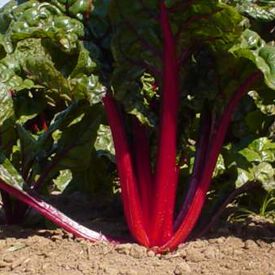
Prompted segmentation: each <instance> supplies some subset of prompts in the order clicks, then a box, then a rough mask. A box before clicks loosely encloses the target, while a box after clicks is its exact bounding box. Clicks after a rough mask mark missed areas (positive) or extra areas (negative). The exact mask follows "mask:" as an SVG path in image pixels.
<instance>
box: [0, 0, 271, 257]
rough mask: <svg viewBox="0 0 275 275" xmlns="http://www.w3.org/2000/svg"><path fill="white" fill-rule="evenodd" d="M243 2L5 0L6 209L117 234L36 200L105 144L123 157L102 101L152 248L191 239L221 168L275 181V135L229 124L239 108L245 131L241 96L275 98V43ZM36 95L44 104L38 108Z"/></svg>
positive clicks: (1, 52)
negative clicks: (246, 135)
mask: <svg viewBox="0 0 275 275" xmlns="http://www.w3.org/2000/svg"><path fill="white" fill-rule="evenodd" d="M247 5H249V1H248V3H247ZM107 9H108V14H107V13H106V11H107ZM242 13H243V9H242V6H240V5H239V4H238V3H237V1H218V0H215V1H204V0H189V1H176V0H170V1H162V0H147V1H143V0H136V1H126V0H113V1H110V2H109V1H92V2H90V1H70V2H66V1H58V0H56V1H51V2H47V1H26V2H24V3H22V4H20V5H17V3H16V2H15V1H11V2H10V3H9V4H8V5H7V6H5V8H3V9H2V10H1V11H0V34H1V36H0V46H1V47H0V57H1V62H0V66H1V67H0V69H1V74H0V76H1V83H2V84H1V85H2V87H1V95H2V99H3V100H1V103H0V104H1V108H6V109H7V111H6V112H4V113H3V114H2V115H1V117H0V118H1V121H0V126H1V127H0V133H1V166H0V172H1V181H0V188H1V189H2V190H3V196H2V198H3V202H4V208H6V209H7V210H6V213H7V216H8V215H9V213H8V212H9V211H10V209H12V211H13V213H14V214H16V213H17V210H16V211H15V208H14V207H13V208H10V207H9V200H11V199H10V198H9V196H13V197H14V198H15V201H16V202H17V203H18V202H19V201H23V202H24V203H25V204H27V205H30V206H31V207H34V208H35V209H36V210H38V211H39V212H40V213H41V214H43V215H44V216H45V217H47V218H49V219H51V220H52V221H54V222H55V223H57V224H58V225H60V226H62V227H64V228H65V229H66V230H68V231H71V232H73V233H74V234H76V235H78V236H82V237H85V238H88V239H91V240H96V239H100V240H107V239H108V238H107V237H104V236H102V235H100V234H98V233H96V232H94V231H88V230H87V229H84V228H82V227H80V226H79V225H77V224H75V223H72V222H71V221H70V220H69V219H68V218H67V217H65V216H64V215H63V214H62V213H60V212H59V211H57V210H56V209H54V208H52V207H51V206H50V205H48V204H47V203H45V202H44V201H42V200H41V199H40V198H39V197H38V193H39V192H38V191H39V189H40V188H42V186H47V185H48V184H49V182H51V181H52V180H53V179H55V178H56V177H57V176H58V174H60V173H61V172H60V171H63V170H66V171H70V173H72V175H73V176H75V178H76V179H80V178H81V177H79V178H77V177H76V175H80V174H81V172H82V170H81V166H82V165H84V163H87V165H88V166H87V167H89V163H90V159H91V155H93V154H94V151H95V150H97V151H100V152H101V153H102V154H103V155H105V156H107V157H108V158H109V159H111V160H112V158H113V156H112V146H111V145H110V142H109V140H108V138H107V139H106V137H108V135H109V128H108V127H107V126H106V125H105V126H104V125H101V126H99V125H100V124H101V123H103V122H104V120H101V116H102V114H103V108H104V110H105V113H106V115H107V118H108V123H109V127H110V129H111V132H112V137H113V143H114V148H115V161H116V165H117V170H118V175H119V179H120V188H121V198H122V203H123V207H124V213H125V218H126V222H127V224H128V227H129V230H130V232H131V234H132V236H133V237H134V239H135V240H136V241H137V242H139V243H140V244H142V245H144V246H146V247H157V248H156V250H157V251H159V252H163V251H167V250H172V249H175V248H176V247H177V246H178V245H179V244H180V243H182V242H184V241H186V240H187V238H188V237H189V236H190V234H191V232H192V230H193V229H194V227H195V225H196V223H197V221H198V219H199V217H200V215H201V212H202V209H203V207H204V205H205V201H206V196H207V192H208V190H209V188H210V184H211V180H212V178H213V177H218V176H221V175H222V176H224V175H225V172H224V171H227V170H230V169H231V170H234V171H235V172H236V173H237V180H238V181H239V184H240V185H242V184H245V183H246V182H250V181H255V180H257V181H260V182H263V183H265V184H267V185H268V188H273V187H272V182H274V143H273V142H272V141H273V139H274V136H272V135H270V136H269V137H263V136H261V134H260V133H259V132H257V129H255V127H254V128H253V127H251V128H253V130H251V131H252V132H253V131H254V133H256V135H253V136H251V138H250V140H249V141H246V143H243V139H242V137H243V136H242V135H238V134H233V135H229V134H227V133H228V128H229V126H230V122H231V120H232V119H233V127H235V128H238V125H240V124H241V122H242V120H243V118H244V115H239V120H238V115H235V116H234V117H233V115H234V112H235V111H236V110H237V107H238V105H239V103H241V106H248V105H251V101H253V102H254V103H253V104H254V105H255V106H254V107H255V108H257V109H261V108H262V107H263V105H264V104H261V103H259V102H260V101H261V97H260V96H261V94H265V95H268V96H267V97H269V98H271V100H274V96H273V94H272V91H271V90H274V89H275V47H274V45H273V42H272V41H270V40H269V36H267V37H263V35H262V33H261V32H260V31H258V30H257V29H255V28H254V25H253V24H252V23H253V22H252V19H251V16H252V17H253V12H251V13H250V12H249V13H248V14H247V13H244V15H242ZM271 13H272V10H271ZM246 16H247V17H246ZM249 18H250V19H249ZM251 22H252V23H251ZM257 31H258V32H257ZM110 41H111V44H110ZM110 47H111V50H110ZM256 91H257V92H256ZM248 92H249V97H248V96H246V95H247V94H248ZM18 97H22V98H23V99H22V100H18V101H17V99H18ZM36 97H38V98H41V105H40V104H38V102H40V101H34V100H33V99H34V98H36ZM2 102H3V103H2ZM17 102H18V104H17ZM101 102H102V103H103V108H102V105H101ZM247 102H248V103H247ZM27 103H28V104H30V105H33V108H38V109H35V110H33V111H31V112H29V113H28V110H29V107H27V105H26V106H25V105H24V104H27ZM53 105H54V111H50V110H49V109H51V107H52V106H53ZM261 112H262V113H263V114H264V115H267V116H268V114H266V113H264V111H263V110H261ZM237 114H241V110H239V112H238V113H237ZM256 114H257V113H256ZM258 114H259V113H258ZM256 116H257V115H255V116H254V117H256ZM239 122H240V123H239ZM247 122H248V124H249V122H251V117H250V120H249V119H248V120H247ZM252 124H253V123H250V124H249V125H252ZM271 124H272V123H271V122H270V125H271ZM270 125H269V126H270ZM231 130H232V129H231ZM233 130H234V129H233ZM86 132H87V134H85V133H86ZM80 133H81V135H80ZM100 133H101V136H99V138H96V136H97V134H100ZM104 138H105V139H104ZM224 144H225V146H223V145H224ZM244 144H245V145H244ZM107 145H108V146H107ZM79 147H80V148H79ZM68 148H69V149H68ZM257 150H258V151H257ZM263 152H264V153H263ZM256 155H257V158H256ZM37 156H40V157H39V158H38V159H37ZM267 156H270V157H267ZM243 158H244V159H245V161H243ZM38 160H39V161H38ZM94 163H95V164H94V165H96V162H94ZM217 163H218V165H217ZM243 163H245V164H247V165H246V166H245V165H244V166H242V164H243ZM41 165H42V166H41ZM263 166H264V169H262V168H263ZM45 167H46V168H45ZM265 169H266V170H265ZM263 170H264V171H266V172H264V171H263ZM77 172H78V173H77ZM187 176H188V177H187ZM102 177H104V176H102ZM187 178H188V179H187ZM270 186H271V187H270ZM5 197H7V198H8V199H7V201H6V202H5ZM13 200H14V199H13ZM178 201H180V203H177V202H178Z"/></svg>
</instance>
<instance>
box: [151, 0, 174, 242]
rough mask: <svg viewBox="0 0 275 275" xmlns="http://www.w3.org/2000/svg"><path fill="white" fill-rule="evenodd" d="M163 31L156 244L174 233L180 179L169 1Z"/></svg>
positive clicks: (163, 9)
mask: <svg viewBox="0 0 275 275" xmlns="http://www.w3.org/2000/svg"><path fill="white" fill-rule="evenodd" d="M160 24H161V29H162V33H163V40H164V49H163V91H162V97H161V98H162V101H161V112H160V136H159V145H158V148H159V149H158V150H159V151H158V159H157V165H156V175H155V185H156V191H155V194H156V195H155V201H154V208H153V217H152V224H151V232H150V233H151V236H150V238H152V245H161V244H163V243H165V242H166V241H167V240H168V239H170V238H171V236H172V235H173V218H174V217H173V216H174V203H175V196H176V195H175V194H176V187H177V180H178V168H177V164H176V147H177V144H176V141H177V114H178V103H179V83H178V82H179V81H178V60H177V56H176V45H175V41H174V37H173V34H172V30H171V26H170V23H169V18H168V13H167V9H166V6H165V3H164V2H163V1H162V2H161V6H160Z"/></svg>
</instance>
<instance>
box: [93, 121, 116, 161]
mask: <svg viewBox="0 0 275 275" xmlns="http://www.w3.org/2000/svg"><path fill="white" fill-rule="evenodd" d="M95 149H96V151H97V154H98V155H99V156H106V157H107V158H109V159H110V160H111V161H112V162H115V148H114V144H113V138H112V133H111V129H110V127H109V126H107V125H104V124H100V125H99V128H98V131H97V138H96V141H95Z"/></svg>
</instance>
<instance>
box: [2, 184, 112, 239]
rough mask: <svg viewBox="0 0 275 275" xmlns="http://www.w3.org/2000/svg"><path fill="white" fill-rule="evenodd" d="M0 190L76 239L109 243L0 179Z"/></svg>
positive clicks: (102, 237) (99, 235) (104, 237)
mask: <svg viewBox="0 0 275 275" xmlns="http://www.w3.org/2000/svg"><path fill="white" fill-rule="evenodd" d="M0 188H1V189H2V190H4V191H5V192H7V193H9V194H10V195H11V196H14V197H16V199H18V200H20V202H23V203H25V204H26V205H29V206H30V207H32V208H33V209H35V210H36V211H38V212H39V213H40V214H41V215H42V216H44V217H45V218H47V219H48V220H50V221H52V222H53V223H55V224H56V225H58V226H60V227H62V228H64V229H65V230H66V231H68V232H69V233H72V234H73V235H75V236H76V237H80V238H85V239H87V240H90V241H93V242H94V241H105V242H106V241H111V242H113V240H112V239H110V238H108V237H106V236H104V235H102V234H101V233H98V232H96V231H93V230H90V229H88V228H86V227H84V226H82V225H80V224H78V223H77V222H75V221H74V220H72V219H70V218H69V217H67V216H66V215H64V214H63V213H62V212H60V211H59V210H58V209H56V208H54V207H53V206H51V205H49V204H48V203H46V202H45V201H42V200H40V199H38V198H35V197H34V196H31V195H29V194H28V193H25V192H22V191H19V190H18V189H17V188H16V187H13V186H11V185H9V184H7V183H5V182H4V181H3V180H2V179H0Z"/></svg>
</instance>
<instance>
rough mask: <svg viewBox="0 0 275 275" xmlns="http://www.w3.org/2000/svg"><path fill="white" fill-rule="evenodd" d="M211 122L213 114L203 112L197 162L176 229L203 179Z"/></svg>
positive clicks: (196, 156)
mask: <svg viewBox="0 0 275 275" xmlns="http://www.w3.org/2000/svg"><path fill="white" fill-rule="evenodd" d="M211 124H212V119H211V114H210V113H209V112H205V113H204V114H202V118H201V126H200V131H199V138H198V143H197V146H196V154H195V163H194V167H193V172H192V176H191V178H190V183H189V189H188V192H187V194H186V198H185V200H184V203H183V206H182V208H181V210H180V212H179V214H178V216H177V219H176V221H175V226H174V228H175V229H176V230H177V229H178V228H179V226H180V224H181V223H182V221H183V219H184V216H185V214H186V212H187V210H188V208H189V205H190V203H191V202H192V199H193V197H194V194H195V192H196V189H197V185H198V183H199V181H200V179H201V175H202V172H203V168H204V166H205V161H206V158H207V150H208V146H209V142H210V141H209V140H210V136H211Z"/></svg>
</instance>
